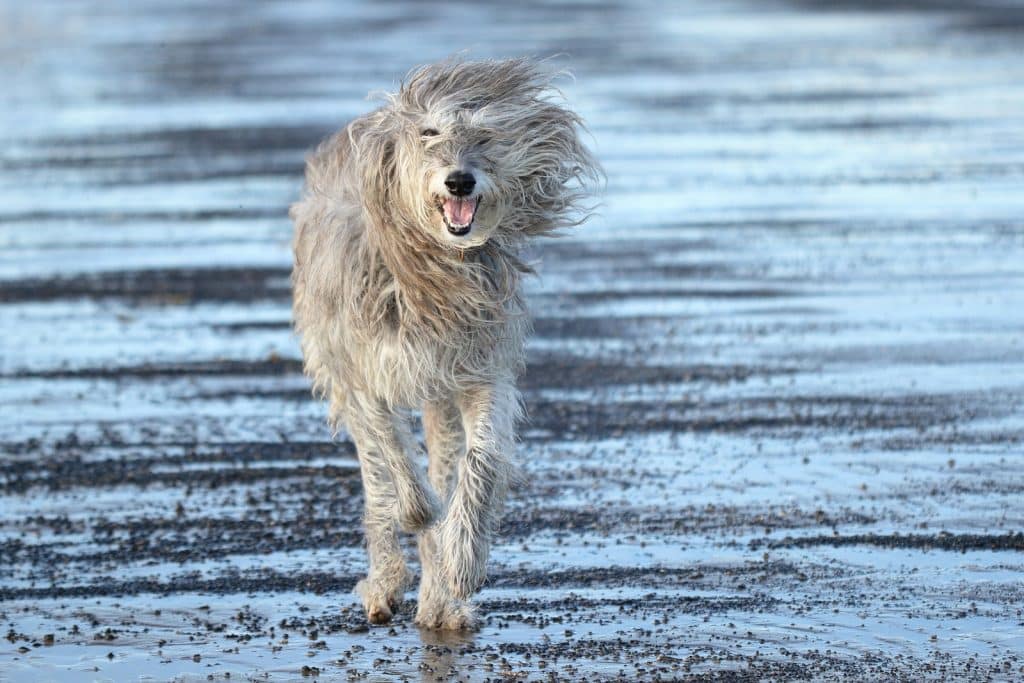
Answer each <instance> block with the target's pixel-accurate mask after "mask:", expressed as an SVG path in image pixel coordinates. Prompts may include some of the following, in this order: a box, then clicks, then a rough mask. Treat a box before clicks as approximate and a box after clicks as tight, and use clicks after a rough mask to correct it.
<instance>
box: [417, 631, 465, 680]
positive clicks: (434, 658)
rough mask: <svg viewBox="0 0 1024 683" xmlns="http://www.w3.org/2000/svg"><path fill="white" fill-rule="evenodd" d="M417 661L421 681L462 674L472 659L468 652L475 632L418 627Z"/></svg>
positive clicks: (444, 678)
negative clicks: (420, 645)
mask: <svg viewBox="0 0 1024 683" xmlns="http://www.w3.org/2000/svg"><path fill="white" fill-rule="evenodd" d="M419 632H420V641H421V642H422V643H423V648H422V649H421V650H420V652H421V653H422V659H421V661H420V663H419V670H420V679H421V680H423V681H437V680H449V679H451V678H454V677H457V676H459V675H460V674H462V673H463V672H464V671H465V670H466V669H467V668H468V667H469V665H470V664H471V662H472V661H473V656H472V655H471V654H469V651H471V649H472V646H473V644H474V640H475V638H476V633H474V632H471V631H469V632H467V631H435V630H431V629H425V628H424V629H420V630H419Z"/></svg>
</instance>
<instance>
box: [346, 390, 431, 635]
mask: <svg viewBox="0 0 1024 683" xmlns="http://www.w3.org/2000/svg"><path fill="white" fill-rule="evenodd" d="M361 408H362V406H361ZM346 422H347V423H348V428H349V433H350V434H351V435H352V438H353V440H354V441H355V444H356V450H357V451H358V454H359V461H360V469H361V472H362V477H363V492H364V495H365V497H366V515H365V520H364V525H365V529H366V547H367V554H368V555H369V560H370V570H369V572H368V574H367V576H366V578H365V579H363V580H362V581H360V582H359V584H358V585H357V586H356V592H357V593H358V594H359V596H360V597H361V598H362V600H363V607H364V608H365V609H366V615H367V617H368V618H369V620H370V621H371V622H373V623H386V622H387V621H389V620H390V619H391V616H392V614H393V613H394V611H395V610H396V609H397V608H398V606H399V605H400V604H401V602H402V597H403V594H404V593H405V589H406V588H407V587H408V585H409V581H410V579H411V576H410V573H409V570H408V569H407V568H406V566H405V559H404V557H403V556H402V549H401V547H400V546H399V544H398V536H397V530H396V522H397V523H401V525H402V526H403V527H405V528H411V529H417V528H423V527H424V526H426V525H429V524H430V523H431V522H432V521H433V520H434V519H435V518H436V517H437V516H438V515H439V510H440V505H439V503H438V502H437V497H436V496H435V495H434V493H433V491H431V490H430V486H429V485H428V484H427V482H426V480H425V478H424V476H423V474H422V473H421V472H420V471H419V469H418V468H417V467H416V466H415V463H413V462H412V461H411V459H410V457H409V455H408V451H407V450H406V448H407V447H408V446H409V444H410V443H411V441H412V438H411V436H410V434H409V429H408V421H407V419H404V418H403V417H402V416H398V415H394V414H392V413H391V412H390V411H386V410H384V409H383V408H381V409H379V410H373V409H369V410H357V411H352V412H350V413H349V417H348V419H347V420H346Z"/></svg>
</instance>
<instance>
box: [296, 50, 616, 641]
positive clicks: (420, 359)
mask: <svg viewBox="0 0 1024 683" xmlns="http://www.w3.org/2000/svg"><path fill="white" fill-rule="evenodd" d="M556 94H557V93H556V92H555V91H553V90H552V89H551V88H550V86H549V79H548V77H547V76H546V75H544V74H543V73H542V72H541V71H540V70H539V69H538V68H537V67H536V65H534V64H532V63H531V62H529V61H526V60H507V61H487V62H459V61H452V62H446V63H442V64H437V65H431V66H426V67H422V68H420V69H418V70H415V71H414V72H412V73H411V74H410V75H409V77H408V78H407V80H406V81H405V83H403V85H402V87H401V88H400V90H399V91H398V92H397V93H395V94H392V95H388V96H387V102H386V103H385V105H384V106H382V107H381V108H380V109H377V110H376V111H374V112H372V113H370V114H367V115H365V116H362V117H360V118H358V119H356V120H355V121H353V122H351V123H350V124H349V125H348V126H347V127H346V128H344V129H343V130H341V131H340V132H338V133H337V134H335V135H334V136H332V137H330V138H329V139H327V140H326V141H325V142H324V143H322V144H321V145H320V147H319V148H318V149H317V150H316V152H315V153H314V154H313V155H312V156H311V157H310V159H309V161H308V165H307V169H306V187H305V192H304V195H303V198H302V199H301V200H300V201H299V202H297V203H296V204H295V205H294V206H293V207H292V210H291V216H292V219H293V220H294V222H295V240H294V255H295V262H294V270H293V276H292V282H293V289H294V318H295V327H296V330H297V331H298V333H299V335H300V336H301V343H302V351H303V355H304V359H305V368H306V371H307V373H308V374H309V375H310V376H311V377H312V378H313V382H314V386H315V390H316V391H317V392H318V393H320V394H321V395H324V396H326V397H327V398H328V399H329V400H330V416H331V420H332V422H333V423H334V424H335V425H344V426H345V427H347V429H348V431H349V433H350V434H351V436H352V438H353V440H354V441H355V443H356V447H357V450H358V452H359V457H360V462H361V466H362V474H363V481H364V489H365V493H366V533H367V543H368V550H369V555H370V572H369V575H368V576H367V578H366V579H365V580H364V581H362V582H360V586H359V588H358V591H359V593H360V595H361V596H362V598H363V601H364V605H365V607H366V610H367V614H368V616H369V618H370V619H371V621H374V622H383V621H387V620H388V619H389V618H390V616H391V614H392V612H393V610H394V609H396V608H397V606H398V604H399V603H400V602H401V597H402V593H403V592H404V590H405V588H406V585H407V582H408V572H407V570H406V568H405V565H404V562H403V561H402V556H401V552H400V549H399V547H398V543H397V538H396V533H395V532H396V522H397V523H398V524H400V525H401V526H402V527H403V528H405V529H407V530H414V531H420V532H421V537H420V555H421V560H422V563H423V578H422V583H421V586H420V599H419V608H418V611H417V616H416V619H417V622H418V623H420V624H422V625H425V626H432V627H447V628H464V627H469V626H472V625H473V623H474V615H473V611H472V608H471V606H470V605H469V603H468V602H467V600H468V598H469V596H470V595H471V594H472V593H473V592H474V591H475V590H476V589H477V588H478V587H479V585H480V583H482V581H483V579H484V564H485V562H486V558H487V553H488V549H489V540H490V537H491V535H492V533H493V530H494V526H495V525H496V523H497V521H498V516H499V514H500V508H501V501H502V500H503V497H504V493H505V489H506V487H507V483H508V476H509V469H508V459H509V457H510V455H511V451H512V448H513V445H514V444H513V440H514V438H513V429H514V424H515V421H516V419H517V417H518V415H519V399H518V394H517V393H516V391H515V388H514V384H515V379H516V377H517V376H518V374H519V373H520V372H521V370H522V367H523V343H524V339H525V336H526V335H527V333H528V331H529V321H528V319H527V318H526V311H525V308H524V304H523V300H522V297H521V294H520V279H521V277H522V275H523V273H525V272H528V270H529V269H528V268H527V267H526V266H525V265H524V264H523V262H522V261H521V260H520V258H519V251H520V249H521V247H522V246H523V244H524V242H525V241H526V240H527V239H529V238H531V237H535V236H540V235H548V234H551V233H552V232H553V231H555V230H556V229H558V228H559V227H562V226H565V225H569V224H572V223H573V222H574V220H576V219H578V218H579V217H580V215H581V214H580V213H579V211H578V209H579V208H580V207H579V202H580V201H581V200H582V199H583V198H584V197H585V194H584V190H585V188H586V186H587V181H589V180H592V179H595V178H596V177H597V175H598V174H599V172H600V171H599V169H598V167H597V164H596V162H595V161H594V160H593V158H592V157H591V155H590V154H589V153H588V152H587V150H586V148H585V147H584V146H583V145H582V144H581V142H580V140H579V135H578V130H579V128H580V120H579V119H578V117H577V116H576V115H575V114H573V113H572V112H570V111H568V110H567V109H566V108H565V107H564V106H562V104H561V103H560V102H559V101H558V99H557V98H556ZM453 174H454V175H453ZM459 174H462V175H461V176H460V175H459ZM453 178H454V179H455V180H453ZM462 179H470V180H468V181H466V182H465V183H464V184H462V185H460V184H459V182H461V181H462ZM467 219H468V224H465V223H466V221H467ZM416 408H422V409H423V414H424V428H425V431H426V438H427V446H428V450H429V452H430V463H429V468H428V472H429V482H428V481H426V480H424V477H423V475H422V473H421V472H420V470H419V468H418V467H417V466H416V465H415V463H414V462H413V461H412V460H411V459H410V455H411V453H412V452H414V451H415V449H416V445H415V442H414V440H413V439H412V437H411V435H410V429H409V425H408V421H409V420H408V410H409V409H416ZM435 492H436V493H435ZM437 494H440V497H441V498H440V500H443V501H445V504H444V505H442V503H441V502H440V500H439V499H438V496H437ZM438 519H439V520H440V521H439V523H438V524H437V525H434V526H431V525H432V524H433V522H434V521H435V520H438Z"/></svg>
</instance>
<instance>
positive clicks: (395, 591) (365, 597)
mask: <svg viewBox="0 0 1024 683" xmlns="http://www.w3.org/2000/svg"><path fill="white" fill-rule="evenodd" d="M389 583H390V584H391V585H390V586H389V585H388V584H389ZM407 583H408V576H407V574H406V575H403V576H402V577H401V580H400V581H397V582H396V581H391V582H387V581H384V580H382V579H381V578H370V577H367V578H365V579H363V580H362V581H360V582H359V583H357V584H356V594H357V595H358V596H359V597H360V598H361V599H362V601H363V609H364V610H366V618H367V619H368V620H369V621H370V623H371V624H386V623H388V622H389V621H391V617H393V616H394V615H395V613H396V612H397V611H398V608H399V607H401V606H402V599H403V597H404V595H405V587H406V585H407Z"/></svg>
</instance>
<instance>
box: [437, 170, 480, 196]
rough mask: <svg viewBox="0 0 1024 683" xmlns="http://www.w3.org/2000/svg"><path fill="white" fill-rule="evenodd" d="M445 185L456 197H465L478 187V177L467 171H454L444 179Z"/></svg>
mask: <svg viewBox="0 0 1024 683" xmlns="http://www.w3.org/2000/svg"><path fill="white" fill-rule="evenodd" d="M444 186H445V187H447V188H448V191H449V192H451V193H452V194H453V195H455V196H456V197H465V196H466V195H467V194H470V193H472V192H473V188H474V187H476V178H474V177H473V174H472V173H466V172H465V171H452V172H451V173H449V174H448V177H447V178H445V180H444Z"/></svg>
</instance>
